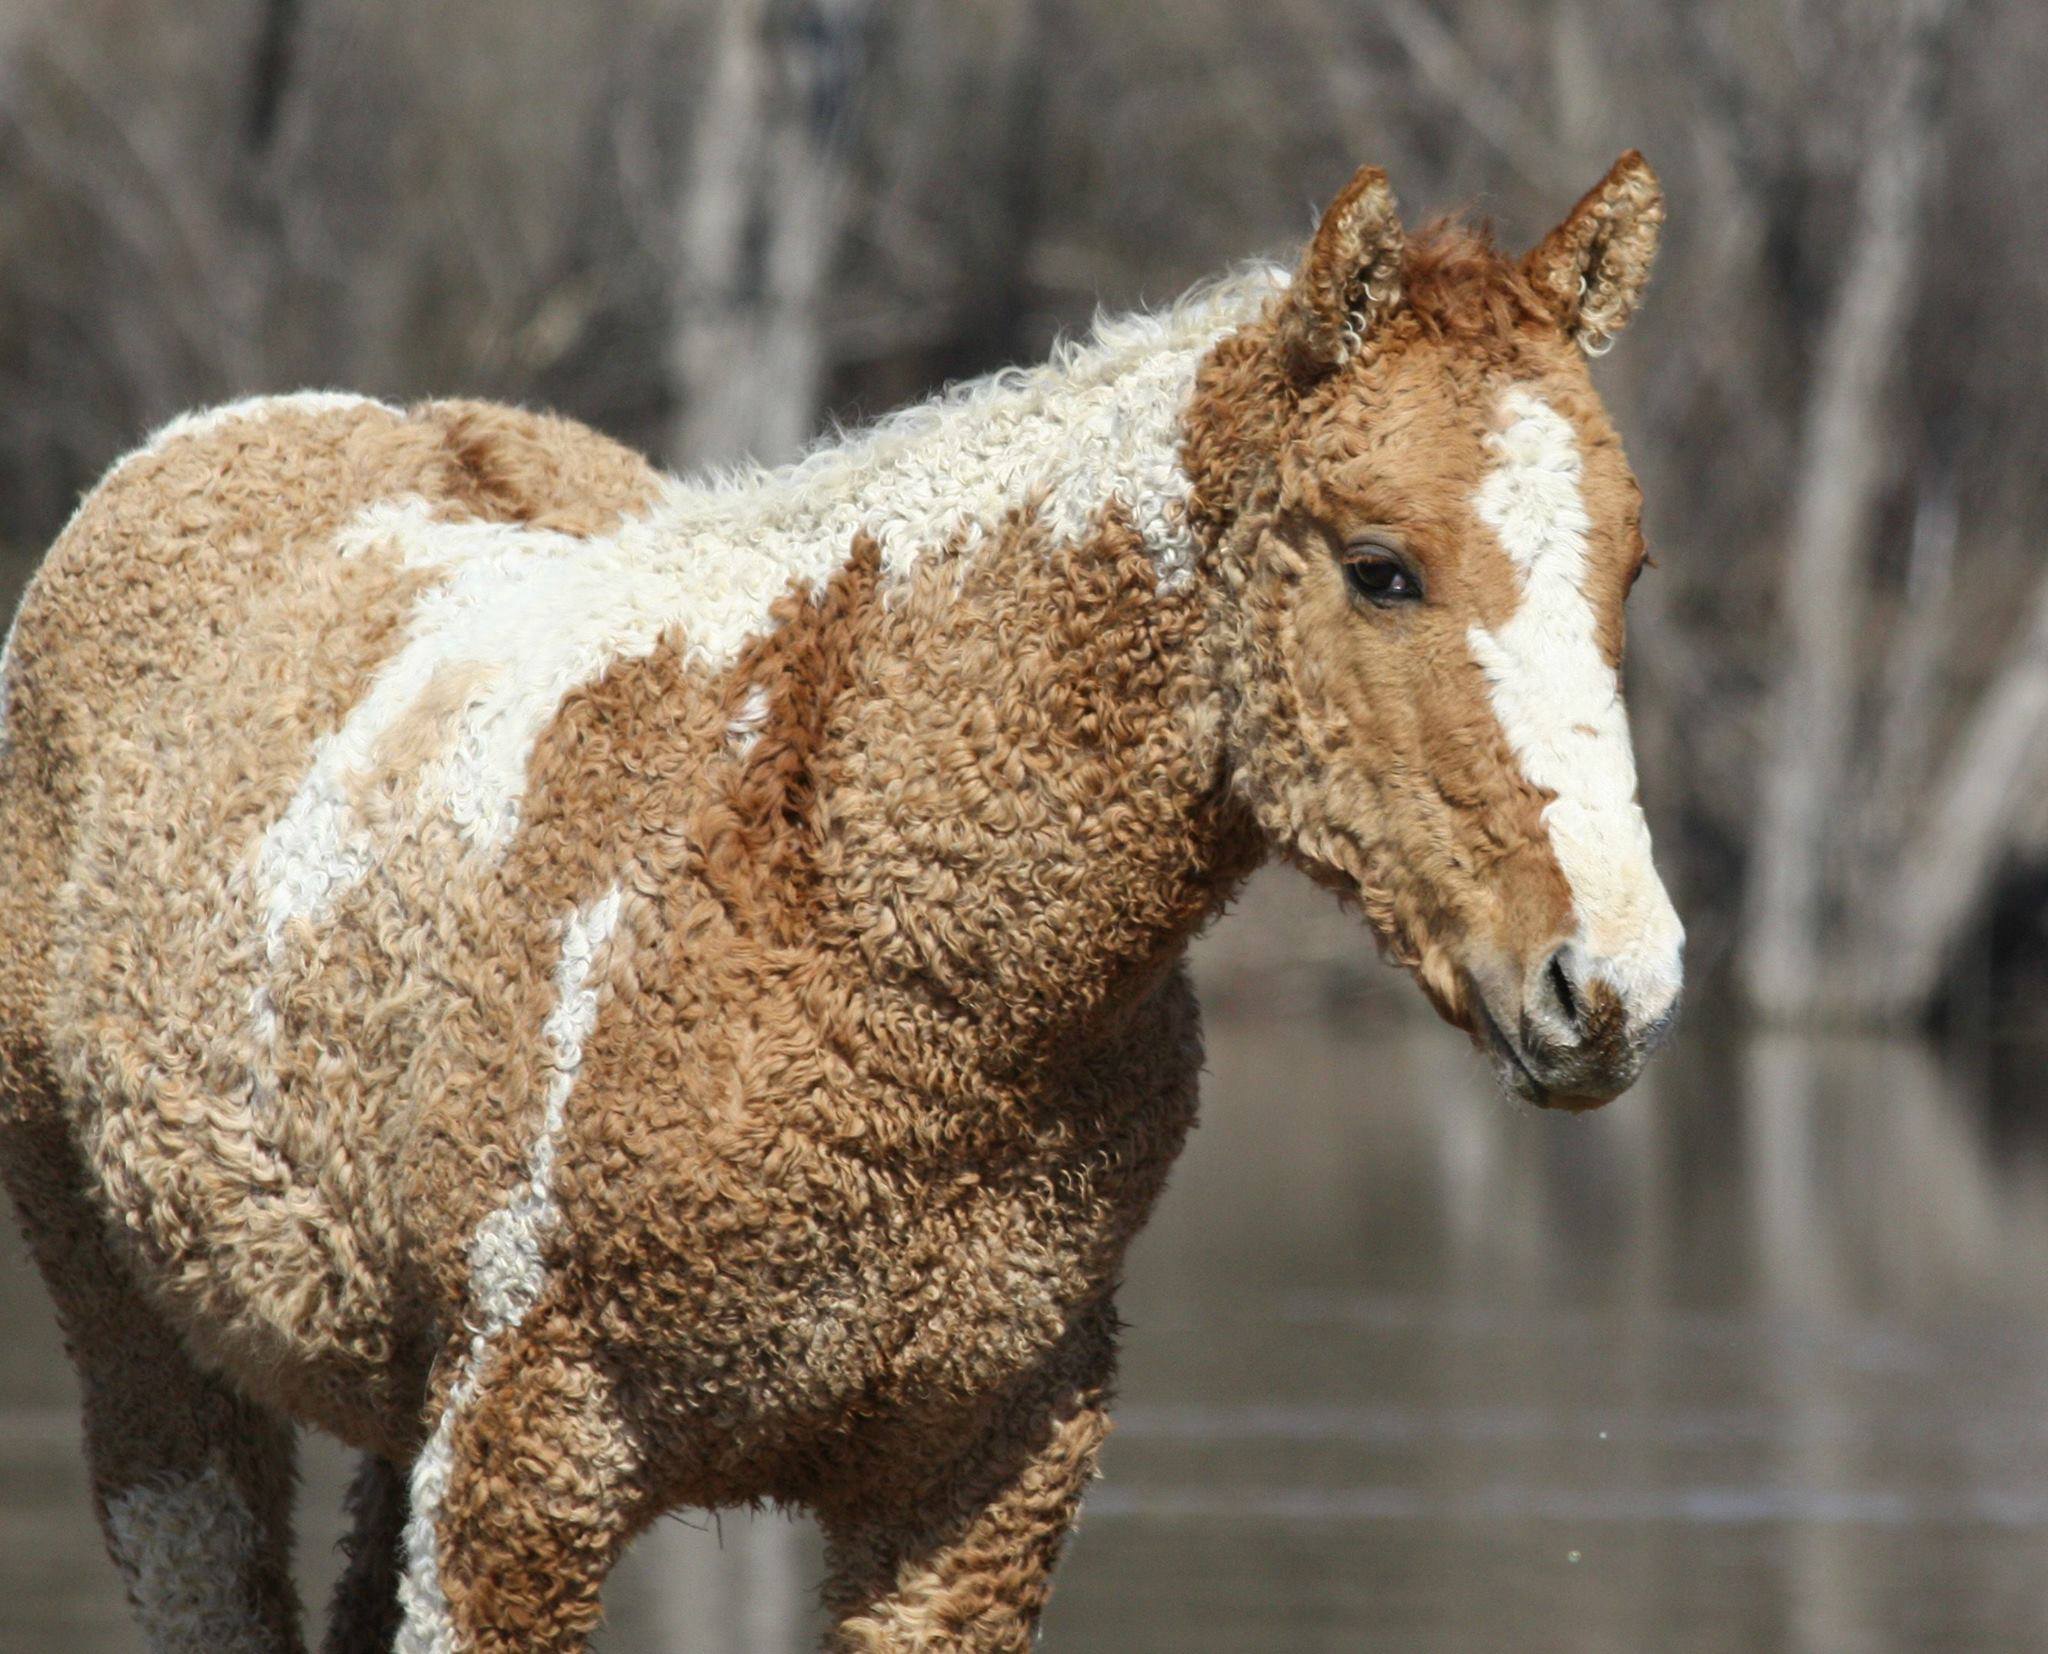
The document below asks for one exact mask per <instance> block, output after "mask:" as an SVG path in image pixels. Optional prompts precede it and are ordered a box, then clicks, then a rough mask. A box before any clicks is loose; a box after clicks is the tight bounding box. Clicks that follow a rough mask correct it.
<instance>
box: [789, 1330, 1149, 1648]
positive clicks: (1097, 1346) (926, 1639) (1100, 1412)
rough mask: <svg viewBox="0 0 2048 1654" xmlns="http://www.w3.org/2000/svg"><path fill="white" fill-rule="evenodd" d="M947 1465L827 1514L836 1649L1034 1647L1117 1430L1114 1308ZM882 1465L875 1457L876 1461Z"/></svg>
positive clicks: (830, 1641)
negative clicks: (1085, 1500) (1057, 1570)
mask: <svg viewBox="0 0 2048 1654" xmlns="http://www.w3.org/2000/svg"><path fill="white" fill-rule="evenodd" d="M1099 1319H1100V1323H1101V1326H1100V1327H1099V1328H1091V1329H1090V1331H1089V1334H1088V1336H1087V1337H1086V1338H1085V1339H1083V1340H1081V1341H1080V1347H1079V1348H1077V1347H1075V1345H1074V1343H1072V1342H1070V1343H1069V1344H1068V1345H1067V1346H1065V1347H1063V1348H1062V1350H1061V1351H1060V1352H1059V1358H1058V1359H1057V1360H1056V1361H1055V1362H1054V1363H1053V1364H1052V1365H1051V1366H1050V1367H1049V1368H1048V1369H1047V1370H1045V1371H1044V1372H1042V1373H1041V1374H1040V1375H1039V1376H1038V1377H1037V1378H1036V1379H1034V1381H1033V1382H1032V1383H1031V1384H1029V1385H1027V1386H1026V1387H1024V1388H1023V1389H1022V1390H1020V1391H1019V1392H1017V1393H1016V1394H1015V1395H1014V1396H1013V1397H1012V1398H1010V1399H1009V1400H1008V1402H1007V1403H1006V1404H1005V1405H1003V1406H1002V1407H1000V1408H998V1409H996V1410H995V1412H994V1413H993V1416H992V1417H991V1419H990V1422H989V1425H988V1428H987V1429H986V1430H985V1431H984V1432H983V1433H982V1434H981V1435H980V1436H979V1437H978V1438H977V1439H976V1440H975V1441H973V1442H972V1443H971V1444H970V1446H969V1447H968V1448H967V1450H966V1451H965V1452H964V1453H962V1454H961V1455H960V1456H959V1457H958V1459H957V1460H956V1461H954V1462H953V1463H952V1464H950V1465H948V1466H947V1467H946V1468H945V1469H944V1470H943V1471H941V1472H939V1473H938V1474H936V1475H934V1474H930V1473H919V1474H916V1475H911V1474H905V1475H903V1476H902V1477H901V1479H900V1481H898V1482H897V1483H896V1484H895V1485H882V1484H881V1482H880V1481H879V1479H878V1480H877V1482H876V1483H873V1484H870V1486H869V1487H867V1488H866V1489H865V1490H864V1491H863V1493H862V1495H861V1496H860V1497H859V1498H858V1500H856V1501H851V1502H849V1503H848V1504H847V1505H845V1506H844V1507H836V1508H835V1507H833V1506H831V1505H829V1504H828V1505H826V1506H825V1507H823V1508H821V1509H820V1511H819V1516H820V1520H821V1522H822V1525H823V1526H824V1529H825V1537H826V1545H827V1556H828V1559H829V1561H830V1565H831V1579H830V1582H829V1584H828V1585H827V1587H826V1595H827V1601H828V1604H829V1606H830V1608H831V1610H832V1613H833V1614H834V1616H835V1618H836V1622H837V1623H836V1625H835V1627H834V1629H833V1631H832V1633H831V1635H830V1636H829V1637H828V1638H827V1639H826V1645H825V1646H826V1648H827V1649H828V1650H830V1651H832V1654H913V1651H914V1654H998V1651H1000V1654H1010V1651H1012V1650H1024V1649H1028V1648H1029V1647H1030V1646H1031V1640H1032V1632H1033V1629H1034V1627H1035V1626H1036V1625H1037V1623H1038V1616H1039V1613H1040V1611H1041V1610H1042V1609H1043V1608H1044V1607H1045V1600H1046V1597H1047V1596H1048V1595H1049V1594H1050V1592H1051V1589H1052V1570H1053V1565H1054V1564H1055V1563H1056V1562H1057V1561H1058V1560H1059V1554H1060V1549H1061V1547H1062V1545H1064V1543H1065V1542H1066V1537H1067V1530H1068V1529H1069V1528H1071V1527H1072V1526H1073V1522H1074V1518H1075V1515H1076V1513H1077V1512H1078V1510H1079V1508H1080V1503H1081V1494H1082V1492H1083V1490H1084V1489H1085V1488H1086V1487H1087V1485H1088V1482H1089V1481H1090V1480H1091V1479H1092V1478H1093V1476H1094V1474H1095V1461H1096V1455H1097V1454H1098V1452H1099V1451H1100V1449H1101V1446H1102V1441H1103V1438H1104V1437H1105V1436H1107V1435H1108V1434H1109V1415H1108V1412H1107V1402H1108V1388H1109V1381H1110V1375H1111V1368H1112V1366H1113V1351H1112V1348H1111V1341H1110V1336H1109V1333H1108V1331H1107V1326H1108V1324H1109V1322H1110V1317H1109V1315H1108V1313H1107V1311H1106V1310H1105V1311H1104V1312H1103V1314H1102V1315H1101V1316H1100V1318H1099ZM870 1468H871V1469H872V1467H870Z"/></svg>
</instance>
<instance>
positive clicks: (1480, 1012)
mask: <svg viewBox="0 0 2048 1654" xmlns="http://www.w3.org/2000/svg"><path fill="white" fill-rule="evenodd" d="M1662 217H1663V203H1662V198H1661V196H1660V194H1659V192H1658V188H1657V182H1656V178H1655V177H1654V175H1653V174H1652V173H1651V171H1650V169H1649V167H1648V166H1647V165H1646V164H1645V163H1644V162H1643V160H1642V158H1641V157H1640V156H1637V155H1633V154H1631V155H1627V156H1624V157H1623V158H1622V160H1621V161H1619V162H1618V163H1617V164H1616V165H1615V167H1614V170H1613V171H1612V172H1610V173H1609V174H1608V175H1607V177H1606V179H1605V180H1604V181H1603V182H1602V183H1601V184H1600V185H1599V186H1598V187H1597V188H1596V189H1594V190H1593V191H1592V193H1591V194H1589V195H1588V196H1586V198H1585V199H1584V200H1583V201H1581V202H1580V203H1579V205H1578V206H1577V207H1576V208H1574V209H1573V211H1572V213H1571V215H1570V216H1569V217H1568V218H1567V219H1566V220H1565V221H1564V222H1563V224H1561V225H1560V226H1559V227H1558V228H1557V229H1555V230H1553V231H1552V232H1551V233H1550V234H1549V235H1548V236H1546V237H1545V238H1544V240H1543V241H1542V242H1541V243H1540V244H1539V245H1538V246H1537V247H1536V249H1535V250H1534V251H1533V252H1531V253H1530V254H1529V255H1528V256H1527V257H1526V258H1524V259H1522V260H1520V261H1519V262H1515V261H1511V260H1509V259H1506V258H1503V257H1502V256H1501V255H1500V254H1499V253H1497V252H1496V251H1495V250H1494V249H1493V248H1492V247H1491V246H1490V245H1489V244H1488V243H1487V241H1486V240H1485V239H1484V238H1483V237H1482V236H1479V235H1477V234H1474V233H1473V232H1471V231H1469V230H1466V229H1462V228H1458V227H1446V228H1441V229H1437V230H1433V231H1431V232H1429V233H1427V234H1426V235H1424V236H1422V237H1420V238H1419V239H1417V240H1416V241H1414V242H1409V241H1407V240H1406V239H1405V238H1404V237H1403V234H1402V231H1401V228H1400V225H1399V222H1398V220H1397V219H1396V217H1395V212H1394V203H1393V197H1392V195H1391V193H1390V192H1389V190H1388V188H1387V184H1386V179H1385V177H1384V176H1383V175H1382V174H1381V173H1379V172H1378V171H1376V170H1373V169H1367V170H1365V171H1363V172H1360V173H1359V174H1358V176H1357V177H1356V178H1354V179H1353V180H1352V181H1351V183H1350V185H1349V186H1348V187H1347V188H1346V189H1345V191H1344V193H1343V194H1342V195H1340V196H1339V197H1338V198H1337V200H1336V202H1335V204H1334V205H1332V206H1331V208H1330V210H1329V212H1328V213H1327V214H1326V215H1325V217H1324V219H1323V222H1322V226H1321V228H1320V229H1319V230H1318V232H1317V234H1316V236H1315V239H1314V240H1313V242H1311V244H1310V245H1309V248H1308V251H1307V253H1306V254H1305V256H1304V258H1303V260H1302V264H1301V268H1300V269H1299V271H1298V272H1297V273H1296V275H1295V277H1294V279H1293V281H1292V283H1291V284H1290V285H1289V287H1288V289H1287V291H1286V293H1285V294H1284V295H1283V296H1281V297H1280V298H1279V299H1277V300H1276V301H1275V304H1274V307H1273V308H1272V309H1271V310H1270V311H1269V313H1268V314H1267V316H1266V318H1265V319H1264V321H1263V322H1262V323H1261V324H1260V325H1259V326H1257V327H1253V328H1249V329H1246V330H1245V331H1244V332H1242V333H1240V334H1237V335H1235V336H1233V337H1232V338H1231V339H1228V340H1226V341H1225V342H1224V343H1223V344H1222V345H1219V346H1218V347H1217V349H1216V351H1215V352H1214V353H1213V354H1212V356H1211V357H1210V359H1209V361H1208V362H1207V363H1206V364H1205V366H1204V369H1203V373H1202V378H1201V381H1200V385H1199V388H1198V392H1197V397H1196V402H1195V405H1194V408H1193V409H1192V411H1191V419H1190V423H1189V437H1188V447H1187V453H1188V458H1189V463H1190V467H1191V470H1192V472H1193V474H1194V476H1195V478H1196V484H1197V493H1196V509H1197V512H1198V514H1206V517H1207V520H1208V526H1209V527H1210V528H1211V530H1212V531H1213V532H1214V533H1215V534H1216V535H1217V536H1218V537H1219V541H1220V556H1219V558H1218V573H1219V579H1220V582H1221V584H1220V586H1219V591H1220V593H1221V595H1222V599H1223V601H1222V602H1221V604H1220V613H1221V615H1222V619H1221V621H1220V628H1219V629H1220V637H1221V641H1222V644H1223V649H1224V662H1223V668H1222V670H1223V673H1224V676H1225V680H1226V684H1227V688H1228V693H1227V697H1226V702H1227V705H1228V707H1229V713H1228V718H1227V734H1226V741H1227V751H1228V756H1229V760H1230V763H1231V765H1232V768H1233V771H1234V775H1235V778H1236V782H1237V784H1238V786H1239V787H1240V788H1241V789H1242V791H1243V792H1244V795H1245V796H1246V797H1247V798H1248V799H1249V800H1250V802H1251V803H1252V805H1253V806H1254V808H1255V810H1256V812H1257V814H1258V816H1259V819H1260V822H1261V824H1262V826H1263V827H1264V830H1265V831H1266V833H1267V834H1268V835H1269V836H1270V837H1271V838H1272V839H1273V840H1274V841H1275V842H1276V844H1277V845H1278V846H1279V847H1281V848H1282V849H1283V850H1284V851H1285V852H1286V853H1287V854H1288V855H1290V856H1291V857H1292V858H1293V859H1295V860H1296V861H1298V862H1299V863H1301V864H1302V865H1303V866H1304V867H1306V868H1307V869H1308V870H1309V871H1310V872H1311V873H1313V874H1315V875H1316V876H1317V877H1318V878H1321V879H1323V880H1325V881H1326V882H1329V883H1332V884H1334V885H1336V886H1337V887H1338V888H1340V889H1341V890H1344V891H1345V892H1347V893H1349V894H1351V895H1354V896H1355V897H1357V898H1358V899H1359V900H1360V901H1361V902H1362V904H1363V906H1364V908H1365V911H1366V912H1367V914H1368V915H1369V916H1370V918H1371V920H1372V922H1373V925H1374V927H1375V929H1376V930H1377V932H1378V934H1379V936H1380V938H1381V941H1382V943H1383V945H1384V946H1385V947H1386V949H1387V950H1388V951H1389V953H1390V954H1391V955H1392V956H1393V957H1395V958H1397V959H1399V960H1400V961H1401V962H1402V963H1404V964H1406V965H1407V966H1408V967H1409V968H1410V969H1411V970H1413V971H1414V973H1415V975H1416V977H1417V979H1418V980H1419V981H1420V982H1421V984H1422V986H1423V989H1424V991H1425V992H1427V993H1428V994H1429V996H1430V998H1431V999H1432V1000H1433V1001H1434V1002H1435V1003H1436V1005H1437V1006H1438V1008H1439V1009H1440V1010H1441V1011H1442V1012H1443V1013H1444V1015H1445V1016H1446V1017H1448V1018H1449V1019H1450V1020H1451V1021H1452V1022H1454V1023H1456V1024H1458V1025H1459V1026H1460V1027H1462V1028H1464V1029H1466V1030H1467V1031H1468V1032H1470V1033H1471V1034H1472V1035H1473V1037H1474V1038H1475V1040H1478V1041H1479V1042H1481V1043H1482V1044H1484V1045H1485V1046H1486V1047H1487V1048H1488V1049H1489V1050H1490V1051H1491V1054H1492V1056H1493V1058H1494V1061H1495V1065H1496V1068H1497V1070H1498V1072H1499V1074H1500V1076H1501V1079H1502V1081H1503V1083H1504V1084H1505V1085H1506V1086H1507V1087H1508V1088H1509V1089H1510V1090H1512V1091H1513V1092H1515V1093H1516V1094H1518V1095H1520V1096H1522V1097H1525V1098H1529V1099H1531V1100H1533V1101H1537V1102H1542V1103H1550V1104H1562V1105H1564V1106H1567V1107H1583V1106H1587V1105H1590V1104H1593V1103H1597V1102H1601V1101H1604V1100H1606V1099H1607V1098H1609V1097H1612V1096H1614V1095H1615V1094H1617V1093H1618V1092H1620V1091H1621V1090H1623V1089H1624V1088H1625V1087H1627V1086H1628V1084H1629V1083H1630V1082H1631V1081H1632V1080H1633V1079H1634V1078H1635V1077H1636V1074H1637V1072H1638V1070H1639V1069H1640V1068H1641V1066H1642V1063H1643V1060H1644V1058H1645V1056H1646V1055H1647V1054H1648V1053H1649V1052H1650V1050H1651V1049H1652V1048H1653V1047H1654V1046H1655V1045H1656V1044H1657V1043H1658V1042H1659V1040H1660V1039H1661V1038H1662V1036H1663V1034H1664V1032H1665V1030H1666V1029H1667V1028H1668V1026H1669V1025H1670V1022H1671V1020H1672V1015H1673V1012H1674V1010H1675V1008H1676V1006H1677V1002H1678V993H1679V983H1680V976H1681V955H1682V946H1683V940H1684V935H1683V931H1682V928H1681V927H1680V924H1679V921H1678V917H1677V915H1676V913H1675V912H1674V911H1673V910H1672V906H1671V902H1670V899H1669V898H1668V897H1667V896H1666V894H1665V892H1664V886H1663V884H1662V883H1661V882H1660V881H1659V879H1658V876H1657V870H1656V868H1655V866H1654V865H1653V864H1652V861H1651V856H1650V835H1649V831H1648V829H1647V827H1646V826H1645V824H1644V821H1643V815H1642V811H1641V810H1640V808H1639V807H1638V805H1637V802H1636V774H1635V761H1634V757H1633V754H1632V752H1631V749H1630V742H1629V729H1628V719H1627V715H1626V713H1625V712H1624V710H1623V707H1622V697H1621V678H1620V671H1621V657H1622V630H1623V619H1622V604H1623V600H1624V599H1625V598H1626V597H1627V595H1628V591H1629V588H1630V586H1631V585H1633V584H1634V582H1635V579H1636V576H1637V574H1638V573H1639V572H1640V570H1641V567H1642V563H1643V538H1642V533H1641V530H1640V527H1639V516H1638V508H1639V495H1638V491H1637V488H1636V483H1635V478H1634V477H1633V475H1632V474H1631V472H1630V470H1629V466H1628V461H1627V460H1626V459H1625V458H1624V457H1623V454H1622V449H1621V443H1620V440H1619V439H1618V438H1617V437H1616V435H1615V432H1614V428H1613V426H1612V425H1611V424H1609V422H1608V419H1607V415H1606V412H1605V411H1604V409H1603V408H1602V406H1601V403H1600V398H1599V396H1598V394H1597V393H1596V392H1595V391H1594V389H1593V385H1592V382H1591V380H1590V378H1589V377H1588V375H1587V372H1586V364H1585V361H1584V353H1585V352H1587V351H1589V350H1591V351H1595V352H1597V351H1599V350H1601V349H1603V348H1604V347H1605V345H1606V342H1607V341H1608V339H1609V338H1610V337H1611V336H1612V335H1613V334H1614V333H1615V332H1616V330H1618V329H1619V328H1620V327H1621V325H1622V323H1623V322H1624V321H1626V320H1627V318H1628V316H1629V314H1630V312H1631V311H1632V310H1633V309H1634V308H1635V305H1636V302H1637V300H1638V299H1639V297H1640V296H1641V293H1642V288H1643V284H1644V281H1645V279H1646V278H1647V276H1648V273H1649V267H1650V260H1651V256H1652V254H1653V252H1654V250H1655V244H1656V239H1657V230H1658V225H1659V222H1660V220H1661V219H1662Z"/></svg>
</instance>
